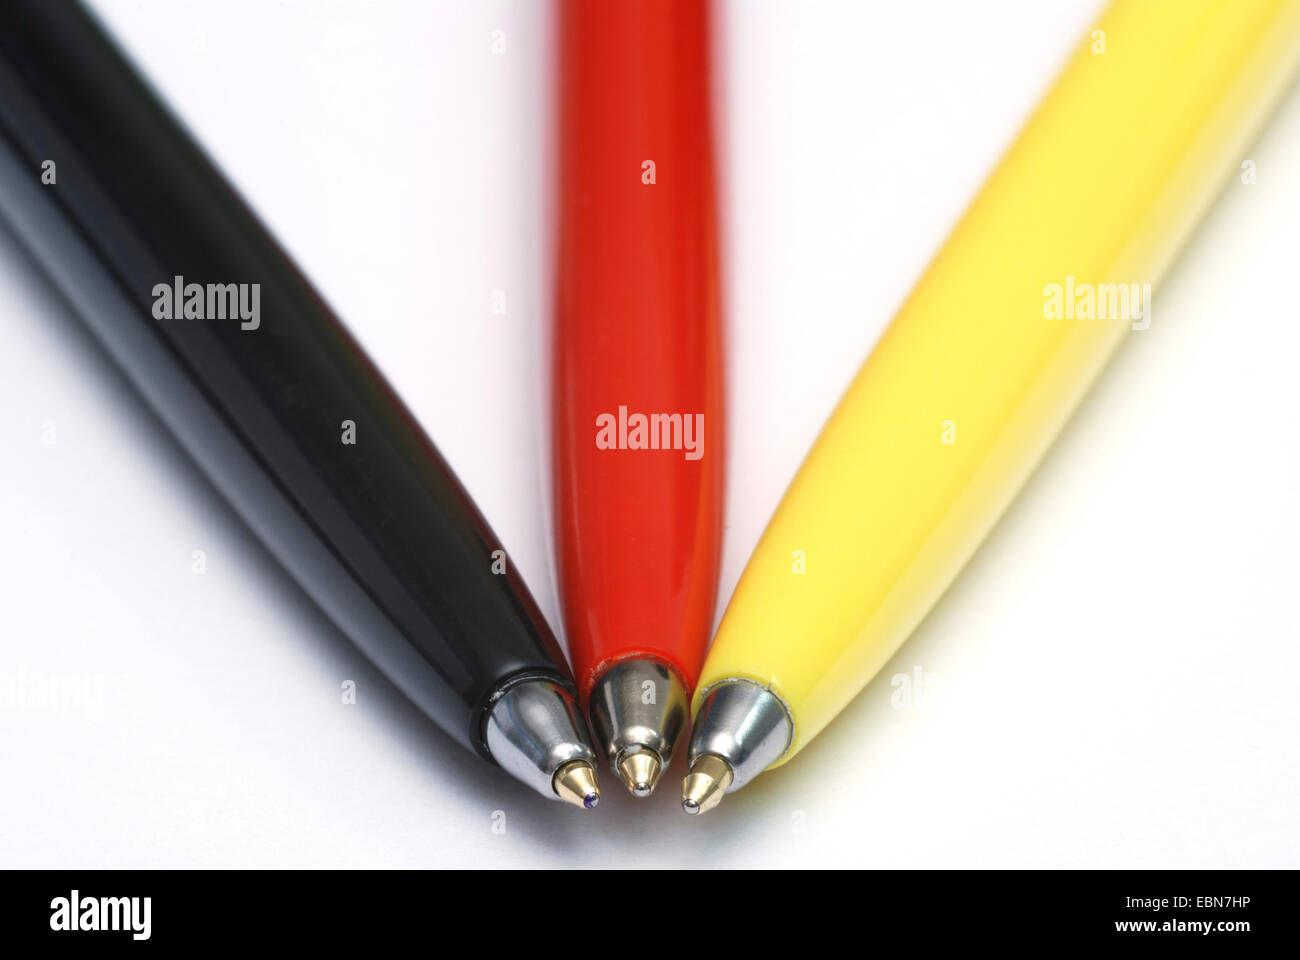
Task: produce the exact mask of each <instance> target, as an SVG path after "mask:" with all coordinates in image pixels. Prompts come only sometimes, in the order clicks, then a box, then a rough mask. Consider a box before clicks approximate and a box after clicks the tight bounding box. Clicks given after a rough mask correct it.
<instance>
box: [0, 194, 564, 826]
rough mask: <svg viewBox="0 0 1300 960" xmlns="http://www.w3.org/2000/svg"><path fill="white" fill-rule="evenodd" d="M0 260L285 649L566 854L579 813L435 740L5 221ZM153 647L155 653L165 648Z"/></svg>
mask: <svg viewBox="0 0 1300 960" xmlns="http://www.w3.org/2000/svg"><path fill="white" fill-rule="evenodd" d="M0 258H6V259H11V260H13V261H14V262H21V263H23V264H25V265H26V266H27V267H29V268H30V272H29V276H30V277H31V289H32V291H33V293H34V294H35V296H36V299H37V300H38V301H39V303H40V306H41V309H40V310H39V315H40V318H41V320H42V321H47V322H48V323H49V325H50V326H51V327H53V328H55V329H57V330H58V331H59V332H60V337H59V340H60V343H61V345H62V346H63V347H65V348H66V350H67V353H68V354H69V355H70V356H71V357H72V358H73V359H74V362H75V363H76V365H77V366H78V368H79V369H80V370H81V371H82V374H83V377H84V379H85V380H86V381H87V382H89V383H91V384H92V385H93V388H94V389H95V390H96V391H98V392H99V393H100V394H101V395H102V396H103V397H104V399H105V402H106V403H112V404H115V408H114V409H115V411H120V415H121V417H122V418H124V421H125V423H126V426H127V428H128V429H129V430H130V432H131V433H132V435H133V437H134V440H135V442H136V444H137V446H138V448H139V449H141V450H143V451H145V452H146V454H147V455H148V457H149V459H150V460H151V461H152V462H154V463H156V464H159V465H160V466H161V469H162V471H163V473H164V475H163V476H162V477H160V480H161V481H162V482H164V483H166V484H168V485H169V486H170V487H171V488H173V489H175V490H179V491H183V493H184V496H185V498H186V500H187V501H188V502H189V504H190V505H191V507H192V509H193V510H194V513H195V515H196V517H197V518H198V520H199V522H201V523H203V524H204V525H206V526H211V527H218V526H219V527H221V528H222V529H223V530H225V531H227V532H228V533H229V535H230V536H231V539H232V540H233V541H234V543H235V549H237V550H239V551H240V554H241V557H240V564H241V565H242V566H245V567H246V568H247V569H249V570H250V571H252V573H253V574H254V578H253V579H255V580H256V582H258V583H259V584H261V587H260V589H264V590H265V591H266V592H267V593H268V594H269V595H270V596H271V598H272V600H273V602H274V603H276V604H277V605H278V606H279V607H280V608H281V609H282V610H283V611H285V612H286V615H287V616H288V617H290V618H291V619H292V620H293V621H294V622H295V623H296V626H297V629H295V630H292V631H288V632H286V635H285V636H284V637H283V639H284V641H285V642H287V643H296V644H298V645H300V646H302V647H304V648H310V653H311V654H312V655H315V656H319V657H321V658H322V659H323V660H324V661H325V663H326V665H327V667H328V669H329V670H330V671H331V672H333V673H335V674H336V675H337V676H340V677H349V678H355V679H356V680H357V683H358V686H364V687H365V688H367V689H371V690H376V691H379V695H378V696H375V697H367V698H366V699H367V702H366V709H367V710H373V711H374V712H375V713H376V714H377V716H378V722H379V723H380V724H382V726H383V728H384V729H385V730H386V731H388V732H390V733H391V735H392V737H393V740H394V741H395V742H396V743H397V744H399V745H400V746H401V749H402V750H403V751H405V752H406V753H407V754H409V763H410V764H412V765H413V766H415V767H424V768H428V769H430V770H434V771H437V772H438V775H439V776H442V777H445V778H447V779H449V780H450V781H452V782H454V783H455V784H456V788H457V792H458V793H459V794H460V795H461V796H462V797H464V798H466V800H467V802H468V803H470V804H477V805H478V806H480V807H481V808H482V809H483V810H484V819H485V821H487V819H488V817H489V816H490V814H491V811H493V810H495V809H498V808H500V807H502V806H508V807H509V811H510V828H511V830H512V831H515V830H518V831H521V832H523V833H525V834H527V835H528V837H529V839H530V840H531V841H532V842H534V843H536V844H538V845H540V846H544V847H547V848H550V849H551V850H552V851H560V850H572V848H573V844H574V842H575V839H576V836H575V835H576V833H577V832H578V831H579V830H581V829H582V825H581V821H582V820H583V819H584V815H583V813H582V812H581V811H577V810H573V809H570V808H568V807H567V806H566V805H564V804H561V803H559V802H548V801H546V800H541V799H539V798H538V796H537V794H536V793H535V792H534V791H533V790H531V789H530V788H528V787H526V786H525V785H523V784H522V783H520V782H518V781H516V780H515V779H513V778H512V777H509V776H507V775H506V774H504V773H503V772H502V771H501V770H500V769H499V768H497V767H495V766H494V765H493V764H491V763H489V762H487V761H484V760H483V759H481V758H479V757H478V756H476V755H474V754H471V753H470V752H469V751H467V750H466V749H465V748H464V747H462V746H461V745H460V744H459V743H458V742H457V741H455V740H454V739H453V738H452V737H450V736H449V735H447V734H445V733H443V732H442V730H441V729H439V728H438V726H437V725H436V724H434V723H433V721H432V720H430V719H429V718H427V717H426V716H425V715H424V714H423V713H422V712H421V711H420V710H419V708H418V707H416V706H415V704H414V703H412V702H411V701H410V700H409V699H407V697H406V695H405V694H403V693H402V692H401V691H400V690H399V689H398V688H397V687H396V686H395V685H394V684H393V683H392V682H391V681H390V680H389V679H388V678H387V677H386V676H384V674H383V673H381V672H380V671H379V669H378V668H377V667H376V666H375V665H374V664H372V663H371V662H370V660H368V659H367V658H366V657H365V656H364V654H362V653H361V652H360V651H359V650H358V649H357V648H356V647H355V646H354V645H353V644H352V643H351V641H349V640H348V639H347V637H346V636H344V634H343V633H342V631H340V630H339V629H338V627H336V626H335V625H334V623H333V622H332V621H331V620H330V619H329V618H328V617H327V616H326V615H325V613H324V611H322V610H321V609H320V608H319V607H318V606H317V605H316V604H315V603H314V602H313V601H312V600H311V598H310V597H309V596H308V595H307V594H306V593H305V592H304V591H303V590H302V589H301V587H299V586H298V584H297V583H296V582H295V581H294V580H293V578H292V576H291V575H290V574H289V572H288V571H287V570H286V569H285V568H284V567H283V566H282V565H281V564H280V563H279V561H278V560H276V559H275V557H274V556H272V555H271V553H270V552H269V551H268V550H267V548H266V547H265V546H264V545H263V544H262V542H261V540H260V539H259V538H258V537H257V535H256V534H255V533H254V532H253V531H252V529H250V528H249V527H248V526H247V525H246V524H245V523H244V521H243V518H242V517H240V516H239V514H238V513H237V512H236V511H235V510H234V509H233V508H232V507H231V506H230V505H229V503H227V502H226V500H225V497H224V496H223V495H222V494H221V493H220V491H219V490H217V488H216V487H214V486H213V485H212V483H211V482H210V481H209V480H208V479H207V477H206V476H205V475H204V474H203V472H202V471H201V470H200V469H199V467H198V466H197V464H195V463H194V461H193V460H192V459H191V458H190V456H189V454H188V453H187V452H186V451H185V449H184V448H183V447H182V446H181V445H180V443H179V441H177V440H176V438H175V437H174V436H173V435H172V434H171V432H170V430H168V429H167V427H166V425H165V424H164V423H163V422H162V420H161V419H160V418H159V417H158V415H157V414H156V413H155V412H154V411H153V409H152V408H151V407H150V406H149V405H148V404H147V403H146V402H145V401H144V399H143V398H142V397H141V396H140V394H139V393H138V392H137V391H136V389H135V387H134V386H133V385H132V384H131V382H130V380H129V379H128V378H127V377H126V375H125V374H124V373H123V372H122V370H121V369H120V368H119V367H118V366H117V364H116V363H115V362H114V361H113V360H112V358H111V357H110V356H109V355H108V353H107V352H106V351H105V350H104V349H103V348H102V347H101V346H100V344H99V343H98V341H97V340H96V338H95V336H94V335H93V334H92V333H91V332H90V330H89V329H88V328H87V327H86V326H85V325H84V324H83V323H82V322H81V320H80V318H79V317H78V316H77V311H76V309H75V308H74V307H73V305H72V304H71V303H70V302H69V301H68V300H67V299H66V298H65V297H64V296H63V294H62V293H61V291H59V289H58V288H57V287H56V286H55V285H54V283H53V281H52V280H51V279H50V278H49V276H48V275H47V274H46V273H45V271H44V270H43V269H42V268H41V266H40V264H39V263H38V262H37V261H35V260H34V259H33V258H32V256H31V254H30V253H29V252H28V251H27V249H26V248H25V247H24V246H23V244H22V242H21V240H20V239H19V238H18V237H17V236H16V235H15V234H14V232H13V230H12V228H11V226H10V225H9V224H8V223H7V222H5V221H4V220H0ZM307 638H310V639H307ZM157 640H158V642H159V643H160V644H161V643H162V642H163V641H164V638H162V637H158V638H157ZM588 829H589V825H588Z"/></svg>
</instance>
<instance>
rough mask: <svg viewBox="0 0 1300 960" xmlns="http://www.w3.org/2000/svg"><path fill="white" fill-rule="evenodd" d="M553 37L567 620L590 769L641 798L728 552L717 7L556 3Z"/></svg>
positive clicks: (694, 660)
mask: <svg viewBox="0 0 1300 960" xmlns="http://www.w3.org/2000/svg"><path fill="white" fill-rule="evenodd" d="M559 21H560V22H559V58H560V63H559V75H560V91H559V124H560V136H559V151H560V162H559V204H558V216H559V231H560V232H559V244H558V252H559V263H558V276H557V286H556V319H555V330H554V334H555V339H554V345H553V350H554V355H553V361H554V380H553V390H554V397H553V400H554V403H553V411H552V416H553V418H554V422H553V431H554V433H553V441H554V473H555V477H554V479H555V484H554V492H555V518H556V538H557V552H558V567H559V578H560V590H561V601H562V607H563V611H564V619H565V624H566V626H567V631H568V637H569V648H570V652H571V654H572V657H573V661H574V671H575V673H576V674H577V679H578V686H579V692H580V695H581V697H582V699H583V701H584V702H585V703H586V704H587V706H588V711H589V715H590V717H591V721H592V725H593V730H594V732H595V736H596V738H597V740H598V745H597V750H598V751H599V750H601V749H603V750H604V751H605V755H606V756H607V758H608V760H609V762H610V764H611V766H612V767H613V769H614V771H615V772H616V773H617V774H618V775H619V777H620V778H621V779H622V780H623V781H624V783H626V784H627V786H628V789H629V790H631V791H632V793H633V794H635V795H636V796H648V795H649V794H650V793H651V792H652V791H653V790H654V787H655V784H656V783H657V782H658V780H659V777H660V775H661V773H662V772H663V770H664V769H666V768H667V766H668V764H669V761H670V760H671V757H672V751H673V746H674V744H675V742H676V741H677V739H678V738H679V737H680V735H681V733H682V730H683V728H684V727H685V725H686V723H687V719H688V704H689V702H690V694H691V693H692V691H693V688H694V685H695V682H696V679H697V675H698V673H699V669H700V665H701V663H702V661H703V658H704V652H705V647H706V644H707V641H708V635H709V630H710V628H711V626H712V619H713V609H714V601H715V598H716V593H717V579H718V560H719V550H720V540H721V533H722V483H723V462H724V461H723V440H724V432H723V393H722V390H723V378H722V373H723V370H722V330H721V313H720V307H719V289H718V285H719V277H718V252H717V221H716V210H715V206H716V197H715V188H714V170H713V137H712V128H711V124H712V114H711V107H710V78H709V71H710V51H709V42H710V41H709V37H710V30H709V5H708V4H707V3H702V2H698V0H667V2H657V3H610V2H608V0H560V3H559Z"/></svg>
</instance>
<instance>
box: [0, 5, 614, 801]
mask: <svg viewBox="0 0 1300 960" xmlns="http://www.w3.org/2000/svg"><path fill="white" fill-rule="evenodd" d="M0 217H3V218H4V219H5V220H6V221H7V222H8V223H9V225H10V226H11V227H12V228H13V230H14V232H15V233H16V234H17V235H18V236H19V237H20V238H21V239H22V240H23V241H24V242H25V243H26V245H27V246H28V247H29V249H30V250H31V252H32V254H33V256H34V257H35V259H36V261H37V262H38V263H39V264H40V265H41V266H42V268H43V269H44V270H45V271H46V272H47V273H48V274H49V275H50V277H51V278H52V279H53V281H54V282H55V284H56V285H57V286H58V287H59V288H60V290H61V291H62V292H63V293H64V295H65V296H66V297H67V299H68V300H69V301H70V302H71V303H72V304H73V306H74V307H75V308H76V310H77V312H78V313H79V314H80V315H81V316H82V318H83V319H84V320H85V322H86V323H87V324H88V326H89V327H90V329H91V330H92V331H93V333H94V334H95V336H96V337H97V338H98V339H99V340H100V342H101V343H102V344H103V345H104V347H105V348H106V349H107V351H108V352H109V354H111V355H112V357H113V358H114V359H115V360H116V361H117V363H118V364H120V365H121V367H122V368H123V369H124V370H125V371H126V373H127V375H128V376H129V377H130V378H131V380H132V381H133V382H134V384H135V385H136V387H137V388H138V389H139V391H140V393H141V394H143V395H144V397H145V399H146V400H147V401H148V402H149V403H150V405H151V406H152V407H153V408H154V409H155V410H156V411H157V413H158V415H159V416H160V417H161V419H162V420H163V422H164V423H166V424H167V426H168V427H169V428H170V429H171V431H172V432H173V433H174V434H175V435H176V437H177V438H178V440H179V441H180V443H181V444H182V446H184V448H185V449H186V450H187V451H188V452H189V454H190V455H191V456H192V457H193V458H194V460H195V461H197V462H198V464H199V465H200V467H201V468H202V469H203V470H204V472H205V473H206V474H207V475H208V477H209V478H210V479H211V480H212V482H213V483H214V484H215V486H216V487H217V488H218V489H219V490H220V491H221V492H222V493H223V494H224V495H225V496H226V498H227V499H229V501H230V502H231V504H232V505H233V506H234V507H235V509H236V510H237V511H238V512H239V513H240V514H241V515H242V516H243V518H244V519H245V520H246V521H247V523H248V524H249V526H250V527H251V528H252V529H253V530H254V531H255V532H256V533H257V535H258V536H259V537H260V538H261V539H262V541H263V542H264V543H265V544H266V545H267V547H268V548H269V549H270V550H271V552H272V553H273V554H275V556H276V557H277V558H278V559H279V560H280V561H281V562H282V563H283V564H284V565H285V566H286V567H287V568H288V569H289V571H290V572H291V573H292V574H293V576H294V577H295V578H296V579H297V580H298V582H299V583H300V584H301V585H302V586H303V588H304V589H305V590H306V591H307V593H308V594H309V595H310V596H311V597H312V598H313V599H314V600H315V601H316V602H317V603H318V604H319V605H320V606H321V607H322V608H323V609H324V610H325V611H326V613H328V614H329V616H330V618H331V619H332V620H333V621H334V622H335V623H336V624H337V625H338V626H339V627H340V628H341V629H342V630H343V632H344V633H345V634H347V636H348V637H349V638H351V640H352V641H353V642H354V643H356V645H357V646H358V647H360V648H361V649H362V650H363V651H364V652H365V653H366V654H367V655H368V656H369V657H370V658H371V659H372V660H374V661H375V663H376V664H378V665H379V667H380V668H381V669H382V670H383V671H384V673H385V674H387V675H388V676H389V677H390V678H391V679H392V680H393V682H394V683H395V684H396V685H397V686H398V687H400V688H401V689H402V690H403V691H404V692H405V693H406V695H407V696H409V697H410V698H411V699H412V700H413V701H415V702H416V703H417V704H418V705H419V706H420V707H421V708H422V709H423V710H424V712H425V713H427V714H428V715H429V716H430V717H431V718H432V719H433V720H434V721H435V722H436V723H437V724H438V725H439V726H440V727H442V729H444V730H445V731H446V732H447V733H449V734H451V736H453V737H454V738H455V739H457V740H458V741H459V742H460V743H462V744H464V745H465V746H466V747H468V748H469V749H471V750H473V751H475V752H477V753H478V754H479V755H481V756H482V757H484V758H486V759H488V760H490V761H492V762H495V763H497V764H499V765H500V766H501V767H503V768H504V769H505V770H506V771H507V772H508V773H510V774H512V775H513V776H515V777H517V778H519V779H520V780H522V781H524V782H525V783H528V784H529V785H531V786H533V787H534V788H535V789H536V790H538V791H539V792H540V793H542V794H544V795H546V796H550V797H558V798H559V799H562V800H565V801H567V802H570V803H573V804H576V805H577V806H581V807H588V808H590V807H593V806H595V804H596V802H597V800H598V799H599V796H600V793H599V790H598V788H597V786H596V770H595V755H594V753H593V752H592V750H591V747H590V746H589V744H588V739H587V733H586V728H585V726H584V724H583V721H582V720H581V718H580V716H579V714H578V712H577V709H576V707H575V700H574V693H575V691H574V685H573V678H572V675H571V673H570V671H569V669H568V667H567V666H566V665H565V662H564V658H563V655H562V653H561V651H560V649H559V647H558V645H557V644H556V641H555V638H554V636H553V634H552V633H551V630H550V628H549V627H548V626H547V624H546V621H545V619H544V618H543V617H542V615H541V613H540V611H539V610H538V608H537V605H536V603H535V602H534V600H533V598H532V596H531V595H530V594H529V592H528V589H527V587H526V586H525V585H524V583H523V581H522V580H521V579H520V577H519V576H518V574H517V573H516V572H515V571H514V567H513V564H511V563H510V562H509V560H508V558H507V557H506V555H505V552H504V550H503V548H502V547H501V546H500V544H499V543H498V541H497V540H496V537H495V536H494V535H493V534H492V531H491V530H490V529H489V528H488V525H487V523H486V522H485V521H484V519H483V517H482V516H481V515H480V513H479V512H478V510H477V509H476V508H475V506H474V504H473V502H472V501H471V500H470V498H469V496H468V495H467V494H466V492H465V490H464V489H463V488H462V487H461V485H460V483H459V482H458V481H457V480H456V478H455V476H454V475H453V474H452V472H451V470H450V468H449V467H448V466H447V464H446V463H445V462H444V461H443V459H442V457H441V456H440V455H439V454H438V451H437V450H436V449H435V448H434V446H433V444H432V443H431V442H430V441H429V439H428V438H427V437H426V436H425V434H424V433H423V432H422V431H421V430H420V428H419V426H418V425H417V424H416V422H415V420H414V419H413V417H412V416H411V414H410V413H409V412H408V411H407V410H406V408H405V407H404V406H403V405H402V403H401V401H400V400H399V399H398V398H397V396H396V395H395V394H394V393H393V391H392V389H391V388H390V387H389V386H388V384H387V383H386V382H385V381H384V379H383V377H382V376H381V375H380V373H379V372H378V371H377V370H376V369H375V367H374V366H373V365H372V364H371V362H370V360H369V359H368V358H367V357H366V356H365V354H364V353H363V352H362V350H361V349H360V347H359V346H358V345H357V343H356V342H355V341H354V340H353V339H352V337H351V336H350V335H349V334H348V333H347V331H346V330H345V329H344V328H343V326H342V324H341V323H340V322H339V320H338V319H337V318H336V317H335V316H334V314H333V313H332V312H331V311H330V309H329V308H328V307H327V306H326V305H325V304H324V302H323V301H322V300H321V298H320V297H319V295H318V294H317V293H316V292H315V291H314V290H313V289H312V287H311V286H310V284H308V282H307V280H306V279H305V278H304V277H303V275H302V274H301V273H300V272H299V270H298V269H297V267H295V266H294V264H293V263H292V262H291V261H290V259H289V257H288V256H287V255H286V254H285V252H284V251H283V250H282V249H281V248H280V247H279V246H278V245H277V244H276V242H275V241H274V240H273V239H272V237H271V236H270V234H269V233H268V232H267V230H266V228H265V227H264V226H263V225H262V224H261V223H260V222H259V221H258V220H257V218H256V217H255V216H254V214H253V213H252V211H251V210H250V209H249V208H248V207H247V205H246V204H245V203H244V202H243V201H242V200H241V199H240V197H239V196H238V194H236V192H235V191H234V189H233V188H232V187H231V186H230V184H229V183H227V182H226V180H225V179H223V177H222V176H221V174H220V173H219V172H218V171H217V170H216V168H215V167H214V166H213V164H212V163H211V162H210V161H209V160H208V159H207V157H206V156H205V155H204V153H203V152H202V151H201V150H200V148H199V147H198V146H197V145H196V144H195V142H194V141H193V140H192V139H191V138H190V137H189V135H188V134H187V133H186V132H185V131H184V130H183V129H182V128H181V126H180V125H179V124H178V123H177V122H176V121H175V119H174V118H173V117H172V116H171V115H170V114H169V113H168V111H167V109H166V108H165V107H164V106H163V105H162V104H161V103H160V102H159V100H158V99H157V98H156V97H155V96H154V95H153V94H152V92H151V91H150V89H149V88H148V86H147V85H146V83H145V82H144V81H143V80H142V79H141V77H140V76H139V75H137V74H136V73H135V72H134V70H133V69H132V67H131V66H130V65H129V64H128V63H127V61H126V59H125V58H124V57H123V56H122V54H121V53H120V52H119V51H118V50H117V49H116V47H115V46H114V44H113V43H112V42H111V40H110V39H109V38H108V36H107V35H106V34H105V32H104V31H103V29H102V28H101V27H100V26H99V24H98V23H97V22H96V21H95V19H94V18H93V17H92V16H91V15H90V14H88V13H87V12H86V11H85V10H84V9H83V8H82V7H81V6H80V5H79V4H76V3H70V2H56V3H51V2H49V0H4V2H3V3H0Z"/></svg>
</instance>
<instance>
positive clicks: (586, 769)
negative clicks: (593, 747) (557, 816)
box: [552, 760, 600, 810]
mask: <svg viewBox="0 0 1300 960" xmlns="http://www.w3.org/2000/svg"><path fill="white" fill-rule="evenodd" d="M552 786H553V787H554V788H555V795H556V796H557V797H559V798H560V799H561V800H563V801H564V802H565V803H571V804H573V805H574V806H575V807H582V808H583V809H584V810H591V809H593V808H594V807H595V806H596V804H598V803H600V787H599V786H597V784H596V768H595V767H593V766H592V765H591V764H590V763H588V762H587V761H586V760H574V761H572V762H570V763H566V764H565V765H564V766H562V767H560V769H559V770H556V771H555V780H554V782H553V783H552Z"/></svg>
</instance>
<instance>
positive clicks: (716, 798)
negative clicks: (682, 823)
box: [682, 753, 735, 817]
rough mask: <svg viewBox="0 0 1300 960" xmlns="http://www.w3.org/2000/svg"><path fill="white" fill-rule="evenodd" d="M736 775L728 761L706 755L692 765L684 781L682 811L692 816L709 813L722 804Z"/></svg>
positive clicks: (715, 755)
mask: <svg viewBox="0 0 1300 960" xmlns="http://www.w3.org/2000/svg"><path fill="white" fill-rule="evenodd" d="M733 779H735V773H734V772H733V771H732V769H731V766H730V765H729V764H728V763H727V761H726V760H723V759H722V758H721V757H719V756H718V755H717V754H714V753H706V754H704V755H703V756H701V757H699V758H698V759H697V760H696V761H695V762H694V763H693V764H691V772H690V773H688V774H687V775H686V779H685V780H683V781H682V809H683V810H684V811H685V812H686V813H689V814H690V815H691V816H693V817H694V816H698V815H699V814H701V813H707V812H708V811H710V810H712V809H713V808H714V807H716V806H717V805H718V804H720V803H721V802H722V798H723V796H725V795H726V793H727V789H728V788H729V787H730V786H731V781H732V780H733Z"/></svg>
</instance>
